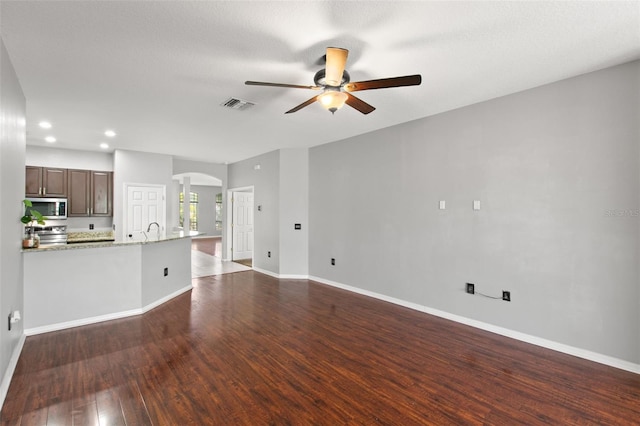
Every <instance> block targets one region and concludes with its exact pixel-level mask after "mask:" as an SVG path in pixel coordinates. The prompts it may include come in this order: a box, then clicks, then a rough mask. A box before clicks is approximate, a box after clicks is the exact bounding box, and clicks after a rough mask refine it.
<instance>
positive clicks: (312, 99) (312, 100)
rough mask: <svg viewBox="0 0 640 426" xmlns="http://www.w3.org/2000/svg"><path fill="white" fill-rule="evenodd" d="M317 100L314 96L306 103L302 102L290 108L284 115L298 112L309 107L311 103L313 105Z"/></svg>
mask: <svg viewBox="0 0 640 426" xmlns="http://www.w3.org/2000/svg"><path fill="white" fill-rule="evenodd" d="M317 100H318V97H317V96H314V97H313V98H311V99H309V100H308V101H304V102H303V103H301V104H300V105H298V106H296V107H293V108H291V109H290V110H289V111H287V112H285V114H291V113H292V112H296V111H300V110H301V109H302V108H304V107H306V106H309V105H311V104H312V103H314V102H315V101H317Z"/></svg>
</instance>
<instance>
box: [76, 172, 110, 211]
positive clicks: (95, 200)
mask: <svg viewBox="0 0 640 426" xmlns="http://www.w3.org/2000/svg"><path fill="white" fill-rule="evenodd" d="M68 192H69V199H68V202H69V206H68V209H67V216H69V217H82V216H85V217H86V216H112V215H113V172H102V171H95V170H75V169H69V191H68Z"/></svg>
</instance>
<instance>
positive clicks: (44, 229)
mask: <svg viewBox="0 0 640 426" xmlns="http://www.w3.org/2000/svg"><path fill="white" fill-rule="evenodd" d="M31 228H32V227H31V226H27V227H26V228H25V232H27V233H28V232H29V231H30V230H31ZM33 230H34V231H35V233H36V234H37V235H38V236H39V237H40V244H42V245H49V246H50V245H62V244H67V226H66V225H54V226H34V227H33Z"/></svg>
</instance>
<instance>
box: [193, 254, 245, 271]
mask: <svg viewBox="0 0 640 426" xmlns="http://www.w3.org/2000/svg"><path fill="white" fill-rule="evenodd" d="M250 270H251V268H249V267H247V266H244V265H241V264H239V263H235V262H229V261H223V260H222V259H220V258H219V257H216V256H211V255H210V254H207V253H203V252H201V251H198V250H193V249H192V250H191V278H200V277H206V276H209V275H221V274H230V273H233V272H242V271H250Z"/></svg>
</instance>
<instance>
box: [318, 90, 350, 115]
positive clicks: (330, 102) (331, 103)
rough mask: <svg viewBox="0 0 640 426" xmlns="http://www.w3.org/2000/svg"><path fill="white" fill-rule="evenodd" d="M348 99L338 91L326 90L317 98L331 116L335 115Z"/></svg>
mask: <svg viewBox="0 0 640 426" xmlns="http://www.w3.org/2000/svg"><path fill="white" fill-rule="evenodd" d="M348 97H349V96H348V95H347V94H346V93H344V92H340V91H338V90H326V91H325V92H324V93H323V94H322V95H320V96H319V97H318V98H319V99H318V100H319V101H320V103H321V104H322V106H323V107H325V108H326V109H328V110H329V111H331V113H332V114H335V112H336V111H337V110H339V109H340V108H342V107H343V106H344V103H345V102H346V101H347V98H348Z"/></svg>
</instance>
